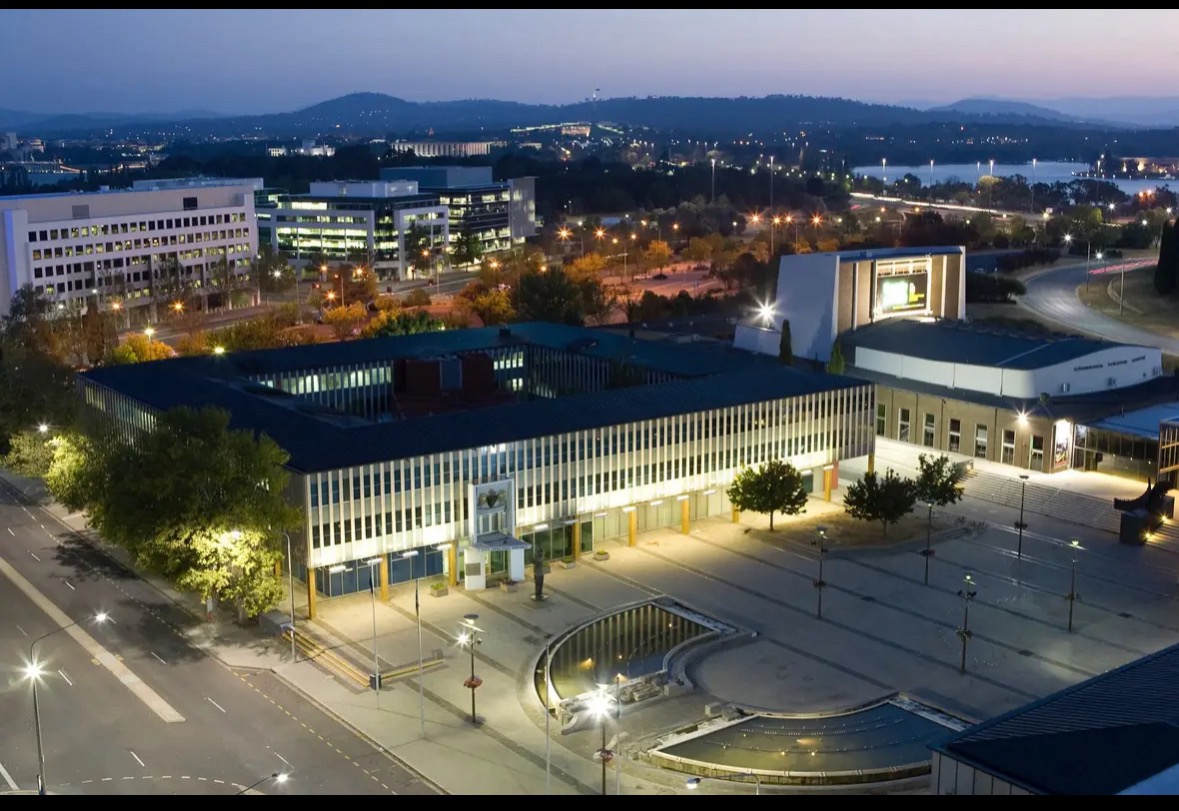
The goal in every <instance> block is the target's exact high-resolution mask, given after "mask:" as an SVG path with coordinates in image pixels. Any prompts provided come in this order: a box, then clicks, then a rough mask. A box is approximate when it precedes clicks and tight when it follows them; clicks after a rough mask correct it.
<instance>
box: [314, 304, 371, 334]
mask: <svg viewBox="0 0 1179 811" xmlns="http://www.w3.org/2000/svg"><path fill="white" fill-rule="evenodd" d="M367 317H368V310H367V308H365V306H364V305H363V304H361V303H360V302H359V301H354V302H353V303H351V304H349V305H347V306H340V307H332V308H331V309H330V310H325V311H324V314H323V323H325V324H327V325H328V326H329V327H331V328H332V334H334V335H335V336H336V338H337V339H339V340H344V339H345V338H350V337H351V336H352V335H354V334H355V333H356V330H357V329H358V328H359V327H360V325H361V324H362V323H364V320H365V319H366V318H367Z"/></svg>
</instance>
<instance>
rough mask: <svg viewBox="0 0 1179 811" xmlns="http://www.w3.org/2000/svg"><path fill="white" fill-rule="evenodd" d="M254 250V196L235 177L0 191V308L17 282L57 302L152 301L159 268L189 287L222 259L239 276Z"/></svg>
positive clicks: (198, 284) (200, 283)
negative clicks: (175, 271)
mask: <svg viewBox="0 0 1179 811" xmlns="http://www.w3.org/2000/svg"><path fill="white" fill-rule="evenodd" d="M257 252H258V233H257V229H256V225H255V214H254V196H253V193H252V191H251V190H250V189H249V188H243V186H242V181H220V182H219V183H217V184H210V185H200V186H195V187H194V186H187V185H185V186H175V187H164V186H160V187H158V188H155V187H153V188H150V189H149V188H140V189H130V190H122V191H99V192H85V193H77V194H35V195H19V196H14V197H4V198H0V314H3V313H7V312H8V308H9V305H10V302H11V300H12V296H13V293H15V292H16V290H18V289H19V288H21V287H22V286H24V285H32V286H33V288H34V289H35V290H36V291H37V292H38V293H39V294H41V295H43V296H45V297H46V298H48V299H49V300H50V301H52V302H54V303H56V304H58V305H60V306H61V307H62V308H66V307H85V306H86V305H87V303H88V302H90V301H92V300H96V301H98V302H99V303H103V302H106V301H107V300H109V299H112V298H115V299H118V300H119V301H122V302H125V303H126V305H127V306H136V305H141V304H147V303H149V302H151V301H152V295H151V291H152V286H153V283H154V284H156V285H157V288H159V287H160V286H161V285H160V279H161V277H160V275H159V274H160V271H161V268H165V267H167V266H168V265H169V264H170V262H171V260H173V259H175V260H176V261H177V262H178V263H179V267H180V277H179V278H178V279H170V280H169V287H176V286H183V287H191V288H199V287H201V286H205V285H207V284H208V282H209V278H210V273H211V271H212V269H213V267H214V266H215V265H216V264H217V263H218V262H219V261H220V260H221V259H222V258H225V259H227V260H228V261H229V263H230V266H231V267H234V268H236V269H239V272H241V273H243V274H244V273H245V272H246V268H247V267H248V263H249V261H250V260H251V259H252V258H253V257H254V256H255V255H256V254H257Z"/></svg>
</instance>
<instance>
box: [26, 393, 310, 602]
mask: <svg viewBox="0 0 1179 811" xmlns="http://www.w3.org/2000/svg"><path fill="white" fill-rule="evenodd" d="M288 458H289V457H288V455H287V453H286V452H285V451H283V450H282V449H281V448H280V447H279V446H278V445H276V444H275V443H274V441H273V440H271V439H270V438H269V437H267V436H265V435H260V436H257V437H256V436H255V435H254V433H253V432H252V431H235V430H230V429H229V414H228V413H227V412H225V411H222V410H219V409H213V408H206V409H202V410H200V411H195V410H192V409H187V408H180V409H173V410H171V411H167V412H164V413H163V414H160V415H158V416H157V417H156V421H155V425H154V427H153V429H152V430H151V431H150V432H145V433H142V434H140V435H139V436H138V437H137V438H136V441H135V442H134V443H128V442H120V441H112V438H111V437H110V436H108V435H104V434H99V433H97V432H96V433H93V434H87V435H83V437H82V438H80V439H73V440H70V441H68V442H65V443H63V445H62V446H61V448H60V451H59V453H58V454H57V455H56V456H55V459H54V464H53V466H52V467H51V470H50V476H49V483H50V487H51V489H52V491H53V492H54V495H55V496H57V497H58V498H59V499H61V501H62V503H63V504H65V505H66V506H70V507H73V508H76V509H77V508H80V509H83V510H84V511H85V512H86V515H87V519H88V520H89V522H90V525H91V526H92V527H94V529H95V530H97V531H98V532H99V533H101V534H102V536H103V537H104V538H106V539H107V540H108V541H110V542H111V543H114V544H116V545H118V546H121V547H123V548H124V549H126V550H127V551H128V552H130V553H131V554H132V556H133V557H134V559H135V561H136V563H137V564H138V565H140V566H142V567H143V568H146V569H148V570H151V571H154V572H158V573H160V574H162V575H164V576H167V577H169V578H171V579H172V580H173V581H174V582H175V583H176V585H177V586H178V587H180V588H183V589H188V590H192V591H196V592H198V593H199V594H200V595H201V596H202V597H204V598H206V599H207V598H209V597H211V596H220V597H223V598H225V599H230V600H232V601H234V602H235V603H236V604H237V606H238V610H239V613H240V614H257V613H259V612H261V611H264V610H267V609H269V608H272V607H273V606H274V605H276V604H277V602H278V599H279V597H280V596H281V589H280V587H279V583H278V578H277V577H276V576H275V563H276V562H277V561H278V560H279V555H280V552H281V547H280V546H279V542H278V538H279V533H281V532H282V531H284V530H292V529H294V528H296V527H297V526H298V525H299V521H300V514H299V511H298V510H297V509H295V508H293V507H291V506H290V505H288V504H287V503H286V500H285V492H286V488H287V482H288V479H289V474H288V473H287V472H286V469H285V468H284V467H283V466H284V465H285V464H286V462H287V459H288Z"/></svg>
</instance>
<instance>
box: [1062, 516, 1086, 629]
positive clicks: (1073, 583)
mask: <svg viewBox="0 0 1179 811" xmlns="http://www.w3.org/2000/svg"><path fill="white" fill-rule="evenodd" d="M1068 547H1069V549H1070V550H1072V569H1071V571H1070V572H1069V579H1068V594H1066V595H1065V596H1064V599H1066V600H1068V632H1069V633H1070V634H1071V633H1072V632H1073V604H1074V603H1076V601H1077V600H1079V599H1081V595H1079V594H1077V553H1078V552H1083V551H1084V549H1085V547H1083V546H1081V542H1080V541H1078V540H1077V539H1075V538H1074V539H1073V540H1071V541H1069V542H1068Z"/></svg>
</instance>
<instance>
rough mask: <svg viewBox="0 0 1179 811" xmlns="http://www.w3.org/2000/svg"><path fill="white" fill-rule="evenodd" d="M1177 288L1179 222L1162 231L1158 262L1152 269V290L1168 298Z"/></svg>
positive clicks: (1178, 277)
mask: <svg viewBox="0 0 1179 811" xmlns="http://www.w3.org/2000/svg"><path fill="white" fill-rule="evenodd" d="M1177 288H1179V220H1177V221H1175V222H1173V223H1171V224H1170V225H1169V226H1168V227H1167V228H1165V229H1164V230H1163V235H1162V237H1160V238H1159V261H1158V264H1157V265H1155V268H1154V289H1155V290H1157V291H1158V293H1159V295H1161V296H1169V295H1171V294H1172V293H1174V292H1175V290H1176V289H1177Z"/></svg>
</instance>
